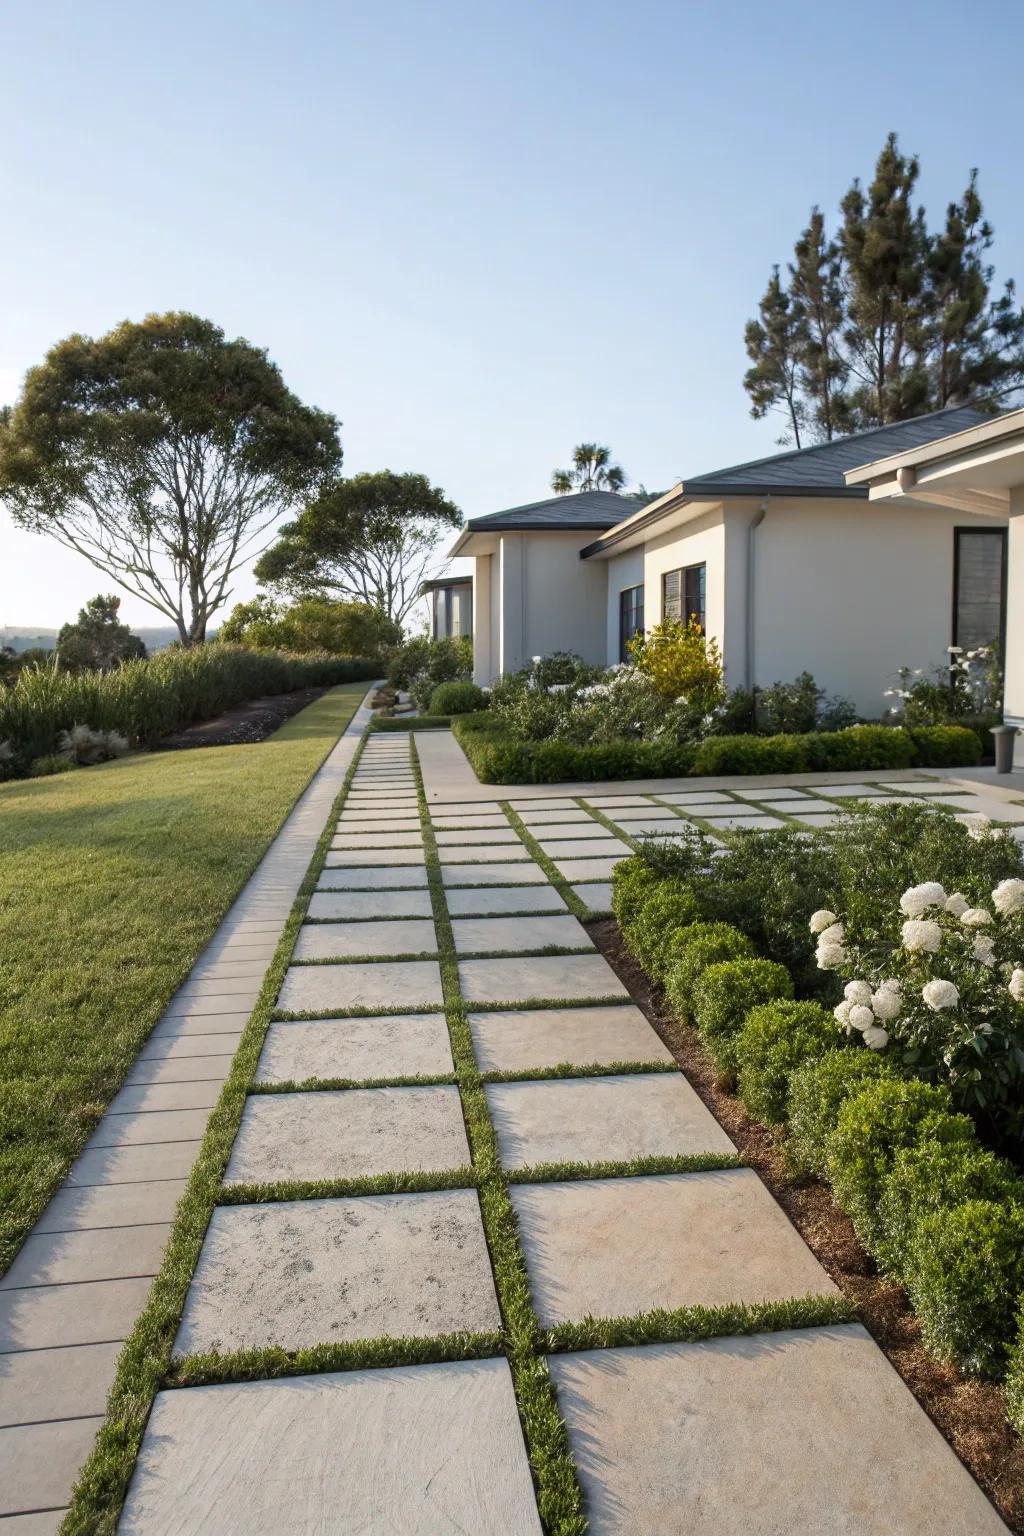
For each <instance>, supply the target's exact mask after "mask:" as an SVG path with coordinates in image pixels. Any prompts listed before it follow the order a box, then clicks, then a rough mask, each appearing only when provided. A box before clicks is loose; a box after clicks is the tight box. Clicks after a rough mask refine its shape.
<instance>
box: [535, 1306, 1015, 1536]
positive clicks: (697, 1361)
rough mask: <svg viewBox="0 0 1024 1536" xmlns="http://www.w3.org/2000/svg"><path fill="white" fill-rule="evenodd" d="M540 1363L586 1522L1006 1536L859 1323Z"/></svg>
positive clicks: (605, 1528) (698, 1532)
mask: <svg viewBox="0 0 1024 1536" xmlns="http://www.w3.org/2000/svg"><path fill="white" fill-rule="evenodd" d="M549 1364H550V1369H551V1374H552V1377H553V1378H554V1382H555V1388H556V1391H557V1393H558V1402H559V1407H560V1408H561V1410H562V1413H563V1415H564V1417H565V1419H566V1422H567V1425H568V1429H569V1440H570V1444H571V1446H572V1449H573V1452H574V1455H575V1459H576V1465H577V1468H578V1470H579V1474H580V1482H581V1484H582V1487H583V1494H584V1501H585V1506H586V1514H587V1517H588V1519H589V1522H590V1524H589V1530H590V1531H591V1532H592V1533H593V1536H612V1533H615V1536H619V1533H624V1532H627V1531H628V1532H634V1531H635V1532H657V1533H658V1536H752V1533H758V1536H897V1533H898V1536H1006V1526H1005V1525H1004V1524H1003V1522H1002V1520H1001V1519H1000V1518H999V1516H998V1515H997V1514H996V1512H995V1510H994V1509H993V1508H992V1506H991V1505H990V1504H989V1502H988V1500H987V1499H986V1498H985V1495H984V1494H983V1493H982V1492H981V1489H980V1488H979V1487H978V1485H977V1484H976V1483H975V1482H974V1481H973V1479H972V1478H971V1476H970V1474H969V1473H968V1472H967V1470H966V1468H965V1467H963V1466H962V1465H961V1463H960V1462H959V1461H958V1460H957V1458H956V1456H955V1455H954V1453H953V1451H952V1450H951V1449H950V1447H949V1446H948V1445H947V1444H946V1442H945V1441H944V1440H943V1438H942V1436H941V1435H940V1434H939V1433H938V1431H937V1430H936V1429H935V1427H934V1425H933V1424H932V1423H931V1421H930V1420H929V1419H928V1417H927V1416H926V1414H925V1412H924V1410H923V1409H922V1408H921V1407H920V1405H919V1404H918V1403H917V1402H915V1400H914V1398H913V1397H912V1395H911V1393H910V1392H909V1390H908V1389H907V1387H906V1386H904V1384H903V1382H902V1381H901V1380H900V1378H899V1377H898V1376H897V1374H896V1372H895V1371H894V1370H893V1368H892V1366H891V1365H890V1364H889V1362H888V1361H887V1360H886V1358H885V1356H884V1355H883V1354H882V1353H881V1351H880V1350H879V1349H878V1346H877V1345H876V1344H875V1343H874V1341H873V1340H872V1339H871V1338H870V1337H869V1335H868V1334H867V1333H866V1331H865V1330H864V1329H863V1328H861V1327H860V1326H859V1325H851V1326H847V1327H838V1328H808V1329H803V1330H799V1331H790V1332H784V1333H762V1334H753V1335H751V1336H749V1337H746V1338H725V1339H712V1340H709V1341H707V1342H705V1343H700V1344H663V1345H649V1346H646V1347H642V1348H636V1349H607V1350H595V1351H587V1352H585V1353H582V1354H575V1355H556V1356H552V1357H551V1358H550V1361H549Z"/></svg>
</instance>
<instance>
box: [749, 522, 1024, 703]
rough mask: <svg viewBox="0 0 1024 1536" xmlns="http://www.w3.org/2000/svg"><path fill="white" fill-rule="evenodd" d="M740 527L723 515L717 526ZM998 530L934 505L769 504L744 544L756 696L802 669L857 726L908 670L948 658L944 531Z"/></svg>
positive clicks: (948, 549) (950, 541) (948, 562)
mask: <svg viewBox="0 0 1024 1536" xmlns="http://www.w3.org/2000/svg"><path fill="white" fill-rule="evenodd" d="M734 517H735V518H739V517H744V518H748V513H747V509H746V508H741V507H735V508H733V507H730V508H728V509H727V518H728V519H732V518H734ZM989 525H991V526H992V527H1001V526H1003V522H1002V520H1001V519H987V518H978V517H971V516H970V515H969V514H965V513H962V512H955V511H953V510H951V509H949V508H944V507H925V506H920V505H913V504H911V503H897V504H894V503H891V502H889V503H884V502H877V503H872V502H867V501H860V500H857V501H841V500H838V499H837V500H833V501H813V500H810V499H806V500H799V501H793V502H789V503H786V502H782V501H775V500H772V501H771V502H770V503H769V505H768V509H767V513H766V515H765V518H764V521H763V522H762V523H761V525H760V527H759V528H758V529H757V531H756V533H755V535H754V551H755V554H754V569H755V575H754V603H755V609H754V614H755V617H754V670H755V681H756V682H757V684H758V685H759V686H760V687H765V686H767V685H769V684H771V683H773V682H775V681H776V680H777V679H782V680H784V681H788V680H790V679H792V678H794V677H796V676H797V674H798V673H800V672H802V671H803V670H805V669H806V670H807V671H809V672H812V673H813V674H814V677H815V679H816V681H817V682H818V683H819V684H820V685H821V686H822V687H823V688H825V689H827V690H828V692H829V693H839V694H843V695H845V696H846V697H847V698H850V699H852V700H853V702H854V704H855V705H856V707H857V710H858V711H859V712H860V713H861V714H863V715H866V716H869V717H872V716H874V717H877V716H879V715H881V714H882V713H883V712H884V710H885V709H886V707H887V705H888V704H889V703H890V702H891V701H890V700H887V699H886V698H885V697H884V694H885V690H886V689H887V688H890V687H892V686H893V685H894V684H895V683H896V681H897V678H896V673H897V669H898V668H899V667H900V666H903V665H906V666H909V667H914V668H916V667H921V668H923V669H926V670H927V669H929V668H931V667H933V666H936V665H938V664H941V663H942V662H944V661H945V660H946V655H947V653H946V647H947V646H948V645H950V644H951V640H952V625H953V550H954V529H955V528H957V527H968V528H979V527H985V526H989Z"/></svg>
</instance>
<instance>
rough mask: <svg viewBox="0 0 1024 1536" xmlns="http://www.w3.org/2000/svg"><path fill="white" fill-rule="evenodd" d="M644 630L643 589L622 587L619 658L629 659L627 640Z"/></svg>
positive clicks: (620, 597)
mask: <svg viewBox="0 0 1024 1536" xmlns="http://www.w3.org/2000/svg"><path fill="white" fill-rule="evenodd" d="M643 632H644V589H643V587H624V588H623V590H622V591H621V592H620V593H619V660H620V661H628V660H629V642H630V641H631V640H632V638H633V636H634V635H642V634H643Z"/></svg>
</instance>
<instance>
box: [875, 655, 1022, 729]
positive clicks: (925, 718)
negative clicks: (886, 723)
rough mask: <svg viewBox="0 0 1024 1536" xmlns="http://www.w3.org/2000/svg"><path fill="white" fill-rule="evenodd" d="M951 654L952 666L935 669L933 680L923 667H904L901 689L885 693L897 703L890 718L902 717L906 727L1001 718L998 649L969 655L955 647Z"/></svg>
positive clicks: (899, 682) (892, 689)
mask: <svg viewBox="0 0 1024 1536" xmlns="http://www.w3.org/2000/svg"><path fill="white" fill-rule="evenodd" d="M948 651H949V662H948V664H947V665H946V666H944V667H935V668H933V669H932V674H931V676H930V677H926V676H925V675H924V671H923V669H922V668H921V667H915V668H911V667H900V669H899V672H898V673H897V677H898V679H899V681H898V683H897V686H896V687H895V688H887V689H886V691H885V697H886V698H887V699H892V700H894V703H893V704H892V705H891V706H890V708H889V711H888V713H889V715H890V717H892V716H896V717H899V719H900V721H901V723H902V724H904V725H946V724H948V723H949V722H950V721H953V720H963V719H968V718H971V717H973V716H977V717H981V718H986V717H992V718H994V719H998V718H999V714H1000V711H1001V709H1002V692H1003V682H1002V677H1001V675H1000V671H999V652H998V649H997V647H996V646H995V645H994V644H993V645H979V646H977V647H976V649H974V650H972V651H965V650H964V649H963V647H962V646H959V645H951V646H949V647H948Z"/></svg>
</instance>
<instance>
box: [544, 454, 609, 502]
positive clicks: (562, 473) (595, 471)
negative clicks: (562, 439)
mask: <svg viewBox="0 0 1024 1536" xmlns="http://www.w3.org/2000/svg"><path fill="white" fill-rule="evenodd" d="M625 483H626V471H625V470H624V469H623V467H622V465H621V464H613V463H612V451H611V449H610V448H604V447H602V446H601V444H600V443H577V445H576V447H575V448H574V449H573V451H572V468H571V469H556V470H555V472H554V474H553V475H552V476H551V489H552V490H553V491H555V492H556V493H557V494H558V495H559V496H571V495H572V494H573V492H574V491H621V490H622V487H623V486H624V485H625Z"/></svg>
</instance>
